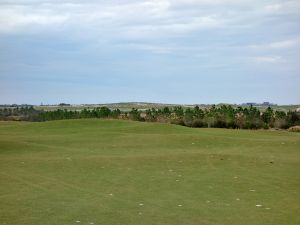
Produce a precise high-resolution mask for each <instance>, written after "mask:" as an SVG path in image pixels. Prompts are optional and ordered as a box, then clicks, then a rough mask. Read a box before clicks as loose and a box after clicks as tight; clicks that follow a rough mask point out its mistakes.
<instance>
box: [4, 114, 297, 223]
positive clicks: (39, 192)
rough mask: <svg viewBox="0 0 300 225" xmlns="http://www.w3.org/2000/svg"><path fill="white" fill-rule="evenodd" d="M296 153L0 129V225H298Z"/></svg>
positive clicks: (259, 139)
mask: <svg viewBox="0 0 300 225" xmlns="http://www.w3.org/2000/svg"><path fill="white" fill-rule="evenodd" d="M299 149H300V134H299V133H290V132H286V131H268V130H267V131H263V130H259V131H251V130H226V129H208V128H204V129H193V128H187V127H183V126H176V125H171V124H158V123H141V122H132V121H122V120H99V119H85V120H62V121H51V122H41V123H31V122H0V184H1V185H0V192H1V195H0V209H1V210H0V224H1V225H62V224H63V225H72V224H77V225H78V224H79V225H81V224H82V225H89V224H91V225H92V224H94V225H97V224H99V225H202V224H203V225H238V224H242V225H277V224H278V225H285V224H291V225H293V224H298V223H299V221H300V216H299V211H300V207H299V201H300V194H299V188H300V175H299V171H300V152H299Z"/></svg>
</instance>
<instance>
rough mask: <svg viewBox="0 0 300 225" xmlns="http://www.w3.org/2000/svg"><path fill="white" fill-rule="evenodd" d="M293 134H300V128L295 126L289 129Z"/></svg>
mask: <svg viewBox="0 0 300 225" xmlns="http://www.w3.org/2000/svg"><path fill="white" fill-rule="evenodd" d="M288 131H291V132H300V126H293V127H290V128H289V129H288Z"/></svg>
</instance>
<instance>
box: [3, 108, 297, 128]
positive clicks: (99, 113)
mask: <svg viewBox="0 0 300 225" xmlns="http://www.w3.org/2000/svg"><path fill="white" fill-rule="evenodd" d="M81 118H115V119H117V118H118V119H130V120H135V121H147V122H162V123H173V124H178V125H183V126H188V127H217V128H240V129H261V128H264V129H268V128H282V129H285V128H289V127H291V126H296V125H300V115H299V113H297V112H296V111H289V112H287V113H285V112H283V111H277V110H273V109H272V108H271V107H268V108H267V109H266V110H265V111H263V112H261V111H260V110H259V109H257V108H256V107H253V106H250V107H237V108H234V107H232V106H230V105H222V106H220V107H216V106H214V105H213V106H212V107H210V108H206V109H201V108H199V107H198V106H196V107H194V108H186V109H185V108H183V107H181V106H175V107H172V108H171V107H164V108H162V109H155V108H152V109H147V110H146V111H141V110H138V109H135V108H133V109H132V110H131V111H130V112H121V111H120V110H119V109H115V110H111V109H109V108H107V107H99V108H94V109H83V110H78V111H72V110H66V109H65V110H62V109H57V110H54V111H43V110H36V109H34V108H33V107H21V108H18V107H16V108H4V109H0V120H26V121H49V120H62V119H81Z"/></svg>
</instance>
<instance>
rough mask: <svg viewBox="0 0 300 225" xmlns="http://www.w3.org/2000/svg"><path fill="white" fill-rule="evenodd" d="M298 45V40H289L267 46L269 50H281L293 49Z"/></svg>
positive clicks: (299, 40) (299, 41) (299, 42)
mask: <svg viewBox="0 0 300 225" xmlns="http://www.w3.org/2000/svg"><path fill="white" fill-rule="evenodd" d="M299 44H300V39H299V38H297V39H290V40H285V41H278V42H273V43H270V44H269V45H268V47H270V48H274V49H282V48H294V47H297V46H298V45H299Z"/></svg>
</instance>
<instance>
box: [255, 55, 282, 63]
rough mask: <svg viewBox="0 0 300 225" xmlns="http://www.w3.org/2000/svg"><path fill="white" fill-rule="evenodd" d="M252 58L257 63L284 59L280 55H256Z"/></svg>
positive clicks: (276, 61) (275, 61)
mask: <svg viewBox="0 0 300 225" xmlns="http://www.w3.org/2000/svg"><path fill="white" fill-rule="evenodd" d="M254 60H255V62H258V63H278V62H283V61H284V60H283V58H282V57H281V56H257V57H254Z"/></svg>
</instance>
